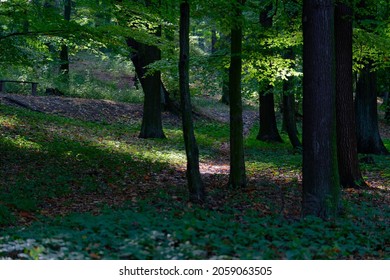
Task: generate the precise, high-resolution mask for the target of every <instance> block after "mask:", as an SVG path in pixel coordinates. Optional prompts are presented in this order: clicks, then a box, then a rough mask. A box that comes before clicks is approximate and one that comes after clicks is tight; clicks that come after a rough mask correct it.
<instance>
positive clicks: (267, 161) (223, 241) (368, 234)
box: [0, 94, 390, 259]
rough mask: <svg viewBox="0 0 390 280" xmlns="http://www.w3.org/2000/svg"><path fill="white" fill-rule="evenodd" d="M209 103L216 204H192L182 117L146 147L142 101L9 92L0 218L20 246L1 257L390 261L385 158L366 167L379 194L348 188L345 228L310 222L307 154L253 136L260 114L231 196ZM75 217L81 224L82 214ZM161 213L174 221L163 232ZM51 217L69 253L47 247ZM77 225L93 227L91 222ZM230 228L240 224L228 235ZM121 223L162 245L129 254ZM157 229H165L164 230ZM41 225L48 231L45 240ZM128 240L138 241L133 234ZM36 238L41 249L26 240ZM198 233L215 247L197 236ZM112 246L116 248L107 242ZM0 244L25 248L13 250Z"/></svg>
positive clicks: (202, 137)
mask: <svg viewBox="0 0 390 280" xmlns="http://www.w3.org/2000/svg"><path fill="white" fill-rule="evenodd" d="M206 102H209V103H210V104H211V105H210V106H199V107H196V110H197V111H198V112H199V113H200V116H201V117H199V118H198V119H197V120H196V131H197V140H198V142H199V146H200V150H201V173H202V177H203V180H204V184H205V186H206V189H207V193H208V199H207V202H206V203H205V205H203V206H200V208H199V206H196V205H192V204H190V203H188V202H187V189H186V178H185V166H186V164H185V156H184V154H183V144H182V136H181V131H180V119H179V118H178V117H176V116H174V115H172V114H170V113H167V112H164V113H163V122H164V129H165V132H166V134H167V137H168V139H167V140H143V139H139V138H138V137H137V136H138V133H139V128H140V123H141V118H142V105H140V104H128V103H119V102H113V101H105V100H91V99H75V98H65V97H55V96H47V97H46V96H38V97H32V96H25V95H13V94H2V95H0V104H2V105H0V112H1V114H0V116H2V115H4V116H5V117H4V118H3V119H2V120H0V123H1V126H0V133H1V135H2V137H4V139H5V140H4V141H3V142H2V143H0V144H1V147H2V149H3V150H5V153H4V156H3V157H2V159H1V163H2V167H1V168H0V169H1V170H0V172H1V173H0V175H1V178H2V179H1V181H0V188H2V192H3V194H2V196H0V221H1V224H2V226H3V228H4V229H5V232H7V230H8V229H10V230H11V231H13V232H15V227H16V228H17V229H18V234H17V237H15V240H14V239H12V238H13V237H10V236H8V237H4V239H1V240H0V258H1V257H2V256H3V257H5V258H93V259H101V258H141V259H142V258H163V259H165V258H274V259H275V258H276V259H279V258H309V259H311V258H331V259H334V258H336V259H337V258H352V259H360V258H364V259H367V258H379V259H381V258H389V256H390V251H389V247H390V246H389V245H390V238H389V230H388V229H389V213H390V212H389V207H388V205H390V170H389V166H390V161H389V158H388V157H384V156H373V162H368V163H362V169H363V176H364V178H365V180H366V181H367V183H368V184H369V186H370V188H369V189H366V190H352V189H347V190H344V191H343V198H344V202H343V206H344V212H345V213H344V218H343V220H342V221H340V222H339V224H338V225H335V223H334V222H329V223H324V222H321V221H318V220H310V221H302V220H300V205H301V195H300V193H301V171H300V169H301V162H300V160H301V155H300V154H299V153H297V152H296V151H294V150H292V148H291V147H289V146H288V143H284V144H269V143H259V141H256V140H253V139H254V138H255V136H256V133H257V129H258V125H257V119H258V113H257V111H256V110H252V109H246V110H245V111H244V123H245V135H246V144H245V145H246V151H247V172H248V174H247V175H248V187H247V188H246V189H244V190H241V191H237V190H229V189H227V188H226V185H227V182H228V173H229V161H228V160H229V146H228V139H229V138H228V125H227V124H228V119H229V117H228V110H227V108H226V107H223V106H220V105H218V106H217V105H215V104H214V105H213V103H212V102H216V100H207V101H206ZM9 105H11V107H9ZM13 108H15V109H13ZM26 108H28V109H29V111H35V112H29V111H28V110H25V109H26ZM41 113H45V114H41ZM380 127H381V133H382V137H383V138H384V139H386V145H387V147H388V148H389V145H390V143H389V142H390V141H389V139H390V133H389V126H388V125H386V124H384V123H382V124H381V126H380ZM284 139H285V140H286V136H284ZM287 141H288V140H287ZM287 141H285V142H287ZM25 188H27V189H25ZM30 195H31V197H29V196H30ZM109 209H114V210H109ZM115 209H120V210H118V211H119V212H115ZM123 209H125V210H123ZM134 209H135V210H134ZM1 211H3V213H2V212H1ZM82 213H85V214H82ZM75 214H77V215H81V216H77V217H78V218H75V216H74V215H75ZM90 214H92V216H82V215H90ZM125 214H126V215H127V216H129V217H132V218H131V219H133V220H131V225H132V227H134V229H131V230H129V229H128V228H127V227H128V224H124V223H125V222H122V220H124V217H123V216H122V215H125ZM7 215H10V216H12V217H13V218H12V219H9V218H8V217H7ZM58 217H62V218H61V219H60V220H57V219H58ZM67 217H70V218H67ZM72 217H73V218H72ZM96 217H99V221H98V220H96ZM161 217H165V218H164V219H171V222H172V223H171V224H170V225H167V224H166V223H164V224H161V222H162V221H161ZM47 219H49V220H51V222H50V223H52V225H51V226H50V229H51V231H53V233H52V234H53V235H56V236H61V238H59V237H58V238H59V239H61V240H62V241H63V242H65V243H66V244H68V243H67V242H69V244H68V245H66V246H65V245H61V246H60V245H58V244H55V246H54V245H53V246H54V247H53V246H51V245H50V244H49V243H50V242H48V241H47V240H46V239H47V238H49V237H48V236H47V235H45V234H44V233H43V232H42V231H45V230H42V229H43V228H45V229H47V227H48V225H47V223H48V222H47ZM78 219H81V220H83V219H84V220H85V221H86V222H85V224H84V222H82V221H81V220H78ZM219 219H220V220H221V221H218V220H219ZM270 219H272V221H271V220H270ZM64 221H65V222H64ZM88 221H89V222H88ZM113 221H115V223H116V224H115V225H114V224H113V223H114V222H113ZM210 221H211V223H210ZM222 222H223V224H222V225H219V223H222ZM58 223H60V225H61V226H59V224H58ZM88 223H90V224H88ZM96 223H97V224H99V225H102V224H103V223H106V224H107V227H108V226H110V227H112V228H110V229H107V228H106V227H103V228H104V230H106V231H107V232H105V234H106V235H108V237H107V236H106V237H104V236H103V237H102V233H101V232H100V230H102V229H101V228H100V229H96ZM253 223H256V224H258V225H257V226H258V227H260V228H257V229H256V230H257V231H256V232H252V230H253V227H254V225H253ZM37 224H38V226H36V225H37ZM66 224H69V226H68V229H67V230H66V234H68V235H70V236H71V237H66V238H65V237H63V236H64V234H65V230H64V227H66V226H64V225H66ZM70 224H71V226H70ZM39 225H40V226H39ZM229 225H230V226H231V227H232V228H231V229H229V230H228V231H227V232H225V229H226V228H229ZM183 226H184V227H185V228H184V229H183V228H182V227H183ZM316 226H317V227H318V228H317V229H316V228H315V227H316ZM58 227H61V229H58ZM117 227H120V231H121V230H125V229H126V230H127V231H129V232H132V233H133V234H137V236H139V235H141V236H143V237H142V238H144V239H145V240H143V241H142V240H141V241H142V242H146V241H147V242H151V240H152V241H153V242H154V243H153V242H151V243H153V244H155V247H153V248H145V247H144V245H142V244H143V243H142V242H141V241H139V240H138V241H139V242H138V243H137V244H133V243H131V242H130V241H129V244H130V245H131V244H132V245H131V246H132V247H131V248H130V247H126V246H125V247H126V248H125V249H123V248H122V249H121V247H120V244H117V247H115V246H114V245H113V244H114V243H115V242H117V241H115V240H117V239H120V238H122V237H118V236H117V235H116V234H117V233H114V232H113V231H115V229H116V230H118V228H117ZM159 227H160V228H164V230H162V231H156V228H159ZM312 227H313V228H312ZM26 228H32V229H31V231H29V230H27V231H26ZM34 228H35V229H34ZM36 228H38V229H39V228H41V230H40V231H39V230H38V232H36ZM208 228H210V229H208ZM335 228H336V230H334V229H335ZM152 229H153V230H152ZM179 229H180V230H179ZM265 229H267V230H271V232H268V231H267V232H264V230H265ZM324 229H325V230H326V229H328V230H329V233H327V237H324V239H327V240H326V241H323V242H322V241H321V240H318V241H316V242H318V244H317V245H310V246H309V245H307V244H309V243H307V244H306V243H305V242H309V241H310V242H312V241H313V238H318V239H321V238H322V237H323V236H322V235H323V233H322V231H323V230H324ZM221 230H222V232H220V231H221ZM75 231H76V232H77V231H81V232H83V231H85V234H92V235H91V237H90V236H88V237H83V236H84V235H82V236H81V239H83V240H84V239H86V240H85V242H84V241H80V242H81V243H83V244H81V245H80V244H78V245H77V244H76V245H75V244H73V243H72V242H73V239H74V238H77V237H76V236H77V234H78V233H76V232H75ZM97 231H98V232H97ZM241 231H242V232H241ZM312 231H316V233H314V232H312ZM317 231H318V232H317ZM153 232H154V233H153ZM172 232H175V233H176V234H177V235H175V236H173V235H172V234H173V233H172ZM351 232H352V233H351ZM260 233H262V234H263V235H262V236H261V237H259V236H258V234H260ZM121 234H123V235H124V236H126V238H127V239H129V240H130V239H131V236H128V235H127V234H128V233H126V234H125V233H124V232H122V233H121ZM153 234H157V236H154V235H153ZM221 234H222V238H221ZM248 234H249V236H248ZM250 234H253V236H252V237H251V235H250ZM31 235H33V236H34V242H35V243H34V242H33V243H32V244H30V245H28V244H27V245H26V243H23V242H22V243H20V242H21V241H20V240H23V239H25V240H27V239H28V236H30V237H31ZM103 235H104V234H103ZM114 235H115V236H114ZM200 235H206V236H208V239H209V240H208V241H207V240H206V241H204V240H202V241H200V240H198V239H199V236H200ZM300 235H302V236H306V235H307V239H305V238H303V240H297V236H300ZM12 236H14V235H12ZM39 236H41V237H39ZM223 236H225V237H223ZM45 238H46V239H45ZM58 238H57V239H58ZM78 238H80V236H78ZM137 238H138V237H137ZM251 238H253V239H251ZM283 238H286V239H283ZM90 239H91V240H90ZM114 239H115V240H114ZM122 239H123V238H122ZM255 239H256V240H257V241H254V240H255ZM17 240H19V241H17ZM45 240H46V241H45ZM64 240H65V241H64ZM107 240H109V241H110V242H111V243H110V244H104V245H102V244H103V243H104V242H108V241H107ZM368 240H369V241H368ZM62 241H61V242H62ZM122 241H123V240H122ZM15 242H16V243H15ZM45 242H46V243H45ZM118 242H119V241H118ZM187 242H190V243H187ZM256 242H260V243H256ZM261 242H263V243H261ZM367 242H369V245H368V244H367ZM65 243H64V244H65ZM70 243H72V244H73V245H70ZM84 243H85V244H84ZM122 243H123V242H122ZM141 243H142V244H141ZM160 243H164V244H160ZM165 243H167V244H165ZM1 244H3V245H4V244H5V245H7V244H8V245H9V246H11V245H12V246H14V247H12V246H11V247H12V248H15V246H16V245H18V246H19V247H21V248H23V249H12V250H11V249H9V248H10V247H4V246H5V245H4V246H2V245H1ZM15 244H16V245H15ZM140 244H141V245H140ZM256 244H257V245H256ZM305 244H306V245H305ZM122 245H123V244H122ZM130 245H129V246H130ZM18 246H16V247H18ZM58 246H59V248H63V247H66V248H68V249H67V250H70V249H69V248H70V247H72V246H73V247H72V248H73V249H72V250H73V251H79V252H78V255H77V256H76V255H72V254H70V252H67V253H64V252H62V253H61V254H62V255H61V254H59V253H58V252H57V253H53V251H55V248H57V247H58ZM80 246H81V247H80ZM150 246H152V245H150ZM159 246H160V247H159ZM264 246H266V248H265V247H264ZM305 246H306V247H305ZM313 246H314V247H313ZM19 247H18V248H19ZM133 247H134V248H133ZM263 247H264V248H263ZM302 247H303V248H302ZM26 248H27V249H26ZM36 248H39V249H36ZM53 248H54V249H53ZM158 248H160V249H158ZM161 248H162V249H161ZM260 248H262V249H260ZM40 250H42V251H40ZM61 250H62V249H61ZM64 250H65V249H64ZM164 250H165V251H164ZM256 250H257V251H256ZM37 251H38V252H37ZM49 251H50V254H49V253H48V252H49ZM57 251H58V250H57ZM168 251H169V252H168ZM26 252H27V253H26ZM194 252H195V253H194ZM45 254H46V255H45Z"/></svg>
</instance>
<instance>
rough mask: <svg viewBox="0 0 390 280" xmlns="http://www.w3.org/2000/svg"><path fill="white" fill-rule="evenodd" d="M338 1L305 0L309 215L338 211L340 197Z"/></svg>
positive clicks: (306, 202)
mask: <svg viewBox="0 0 390 280" xmlns="http://www.w3.org/2000/svg"><path fill="white" fill-rule="evenodd" d="M334 54H335V50H334V6H333V1H332V0H304V1H303V170H302V172H303V194H302V196H303V200H302V212H303V215H304V216H307V215H315V216H318V217H321V218H324V219H327V218H329V217H331V216H333V215H336V214H337V211H338V206H339V197H340V187H339V174H338V167H337V149H336V115H335V113H336V112H335V65H334V57H335V56H334Z"/></svg>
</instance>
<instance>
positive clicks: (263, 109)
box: [256, 4, 283, 142]
mask: <svg viewBox="0 0 390 280" xmlns="http://www.w3.org/2000/svg"><path fill="white" fill-rule="evenodd" d="M270 10H272V4H270V5H267V6H266V8H265V9H264V10H262V11H261V12H260V17H259V21H260V25H261V26H262V27H264V28H271V27H272V16H269V12H270ZM259 118H260V129H259V133H258V134H257V137H256V139H257V140H261V141H269V142H283V140H282V138H281V137H280V135H279V131H278V127H277V125H276V116H275V101H274V93H273V86H272V85H270V84H268V85H263V84H261V85H260V86H259Z"/></svg>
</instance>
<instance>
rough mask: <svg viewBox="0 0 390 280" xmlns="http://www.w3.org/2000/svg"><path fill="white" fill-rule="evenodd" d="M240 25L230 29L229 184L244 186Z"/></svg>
mask: <svg viewBox="0 0 390 280" xmlns="http://www.w3.org/2000/svg"><path fill="white" fill-rule="evenodd" d="M237 3H238V5H237V7H236V11H235V13H236V18H238V21H240V20H241V17H242V11H241V7H242V5H243V4H244V1H243V0H237ZM241 51H242V26H241V24H240V23H237V24H235V25H234V26H233V27H232V29H231V55H230V69H229V97H230V98H229V99H230V175H229V186H230V187H231V188H240V187H245V186H246V174H245V159H244V137H243V121H242V98H241V69H242V58H241Z"/></svg>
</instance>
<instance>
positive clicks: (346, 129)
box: [335, 1, 366, 188]
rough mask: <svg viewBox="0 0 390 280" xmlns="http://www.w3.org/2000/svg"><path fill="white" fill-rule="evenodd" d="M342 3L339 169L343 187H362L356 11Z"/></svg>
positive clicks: (338, 11) (338, 27)
mask: <svg viewBox="0 0 390 280" xmlns="http://www.w3.org/2000/svg"><path fill="white" fill-rule="evenodd" d="M338 2H339V3H337V4H336V8H335V41H336V44H335V46H336V50H337V52H336V120H337V156H338V167H339V174H340V183H341V185H342V186H343V187H350V188H359V187H362V186H366V184H365V182H364V180H363V177H362V175H361V172H360V168H359V160H358V153H357V140H356V121H355V110H354V104H353V73H352V8H351V7H350V6H348V5H347V4H346V3H341V1H338Z"/></svg>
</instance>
